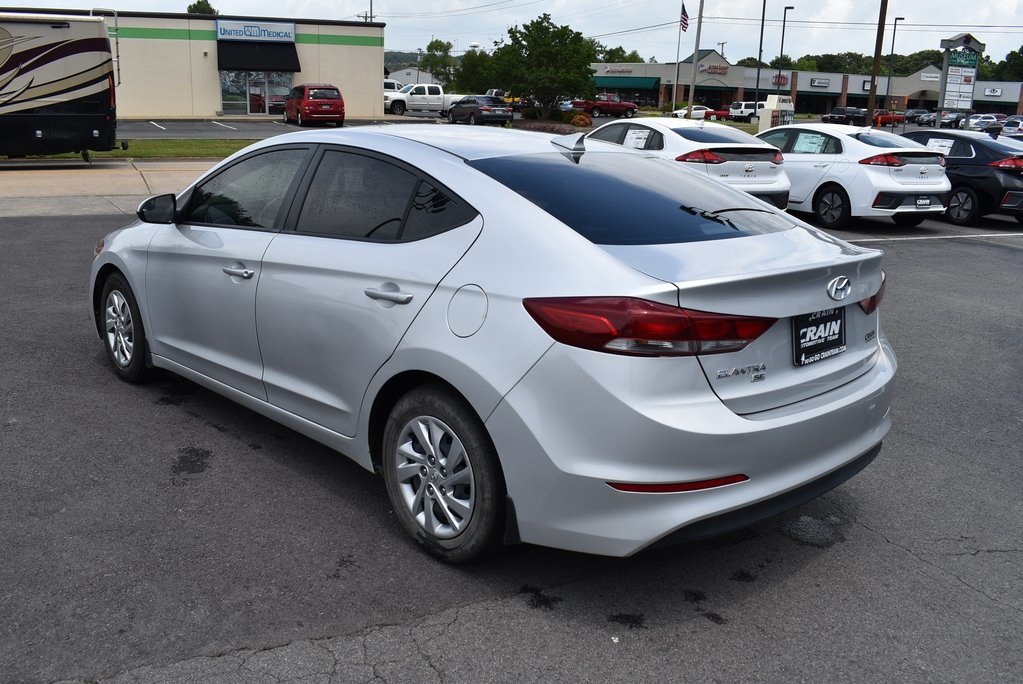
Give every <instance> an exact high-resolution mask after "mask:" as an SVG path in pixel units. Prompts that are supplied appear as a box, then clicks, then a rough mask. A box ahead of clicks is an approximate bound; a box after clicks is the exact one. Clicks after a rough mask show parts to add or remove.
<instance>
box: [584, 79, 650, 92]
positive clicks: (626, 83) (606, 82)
mask: <svg viewBox="0 0 1023 684" xmlns="http://www.w3.org/2000/svg"><path fill="white" fill-rule="evenodd" d="M660 81H661V79H659V78H657V77H656V76H594V77H593V84H594V85H596V86H597V87H598V88H631V89H633V90H655V89H656V88H657V87H658V85H659V84H660Z"/></svg>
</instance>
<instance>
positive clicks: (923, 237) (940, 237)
mask: <svg viewBox="0 0 1023 684" xmlns="http://www.w3.org/2000/svg"><path fill="white" fill-rule="evenodd" d="M1003 237H1023V233H983V234H980V235H920V236H915V237H891V238H864V239H862V240H846V242H903V241H907V240H963V239H975V238H1003Z"/></svg>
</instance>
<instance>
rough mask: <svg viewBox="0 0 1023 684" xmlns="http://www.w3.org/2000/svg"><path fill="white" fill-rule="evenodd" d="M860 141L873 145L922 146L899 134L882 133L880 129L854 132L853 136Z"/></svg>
mask: <svg viewBox="0 0 1023 684" xmlns="http://www.w3.org/2000/svg"><path fill="white" fill-rule="evenodd" d="M852 137H854V138H856V139H857V140H859V141H860V142H861V143H866V144H867V145H873V146H874V147H923V145H921V144H920V143H918V142H916V141H915V140H910V139H908V138H904V137H903V136H901V135H893V134H891V133H882V132H881V131H870V132H869V133H854V134H853V136H852Z"/></svg>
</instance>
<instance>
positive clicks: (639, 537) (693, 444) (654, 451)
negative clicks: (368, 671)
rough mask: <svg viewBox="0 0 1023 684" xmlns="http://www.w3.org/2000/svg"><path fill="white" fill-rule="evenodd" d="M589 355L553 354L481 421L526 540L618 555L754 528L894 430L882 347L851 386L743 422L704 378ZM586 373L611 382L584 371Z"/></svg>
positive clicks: (660, 363)
mask: <svg viewBox="0 0 1023 684" xmlns="http://www.w3.org/2000/svg"><path fill="white" fill-rule="evenodd" d="M586 354H590V355H591V356H592V353H580V351H579V350H572V349H566V348H565V347H562V346H560V345H555V346H554V347H552V349H551V350H550V351H549V352H548V354H547V355H546V356H545V357H544V358H543V359H541V360H540V362H539V363H537V365H536V366H535V367H534V368H533V369H532V370H531V371H530V373H528V374H527V375H526V377H525V378H523V380H522V381H521V382H520V383H519V384H518V385H517V386H516V387H515V389H513V390H512V391H511V392H510V393H509V394H508V395H507V396H506V397H505V399H504V400H503V401H502V402H501V404H500V405H499V406H498V407H497V409H495V411H494V413H493V414H492V415H491V416H490V417H489V419H488V420H487V427H488V430H489V431H490V434H491V435H492V437H493V439H494V443H495V445H496V447H497V450H498V453H499V454H500V457H501V462H502V466H503V469H504V475H505V481H506V483H507V487H508V495H509V497H510V498H511V499H512V501H513V502H514V509H515V511H516V514H517V523H518V530H519V534H520V538H521V540H522V541H524V542H528V543H534V544H541V545H548V546H554V547H558V548H564V549H569V550H574V551H581V552H586V553H595V554H603V555H611V556H627V555H630V554H633V553H635V552H637V551H639V550H641V549H643V548H645V547H647V546H649V545H651V544H653V543H655V542H658V541H659V540H662V539H666V538H668V537H671V539H673V540H674V539H682V540H684V539H692V538H695V537H701V536H707V535H709V534H717V533H720V532H724V531H726V530H727V529H730V528H732V527H734V526H736V525H739V526H742V525H746V524H750V523H751V522H754V521H755V520H759V519H761V518H762V517H764V516H769V515H774V514H776V513H778V512H781V511H782V510H784V509H785V508H787V507H789V506H791V505H798V504H799V503H802V502H803V501H806V500H807V499H808V498H810V497H812V496H816V495H818V494H820V493H823V492H824V491H827V489H830V488H832V487H834V486H837V485H838V484H839V483H841V482H842V481H844V480H845V479H847V478H848V477H851V476H852V475H853V474H855V472H856V471H857V470H858V469H859V468H860V467H862V465H865V464H866V462H868V461H869V460H870V459H871V458H873V456H875V455H876V453H877V450H878V449H879V447H880V443H881V440H882V438H883V437H884V436H885V435H886V434H887V432H888V430H889V429H890V427H891V421H890V416H889V406H890V402H891V395H892V388H893V383H892V381H893V378H894V373H895V368H896V362H895V357H894V354H893V353H892V351H891V349H890V347H888V345H887V343H886V342H885V341H884V340H883V338H882V339H881V342H880V344H879V352H878V355H877V361H876V363H875V364H874V366H873V367H872V368H871V369H870V370H869V371H868V372H866V373H864V374H863V375H861V376H860V377H858V378H856V379H855V380H853V381H851V382H849V383H846V384H845V385H842V386H841V387H838V388H836V389H834V390H831V391H829V392H825V393H823V394H821V395H818V396H816V397H813V398H811V399H807V400H805V401H801V402H797V403H795V404H791V405H788V406H785V407H782V408H780V409H775V410H771V411H765V412H762V413H758V414H751V415H747V416H739V415H737V414H735V413H733V412H731V411H729V410H728V409H727V408H726V407H725V406H724V405H723V404H722V403H721V402H720V401H719V400H718V399H717V397H716V396H714V395H713V393H711V392H710V390H709V388H708V387H707V386H706V379H705V378H704V377H702V373H700V371H698V370H696V371H695V372H696V373H697V374H699V375H700V377H699V378H697V377H696V376H689V375H687V373H688V371H687V370H685V369H686V367H687V366H689V364H686V363H684V361H685V360H684V359H683V360H680V359H631V358H628V357H619V358H618V359H615V361H614V362H612V363H611V364H608V363H606V359H603V358H602V359H601V360H599V361H597V362H596V365H594V363H593V361H594V360H593V359H592V358H591V359H589V360H587V359H586V358H585V356H586ZM600 356H601V357H604V356H606V355H600ZM680 361H683V363H680ZM692 365H693V366H696V365H698V364H695V363H694V364H692ZM596 367H601V368H603V369H609V367H610V372H606V370H603V371H599V372H596V373H591V372H589V371H590V370H592V369H594V368H596ZM696 382H702V383H703V385H704V387H703V390H702V391H699V390H698V389H697V388H696V385H695V383H696ZM682 387H689V388H690V390H688V391H681V390H680V389H679V388H682ZM552 416H559V418H558V419H557V420H555V419H553V418H552ZM526 426H534V427H533V429H529V428H527V427H526ZM857 463H859V464H862V465H857ZM734 474H742V475H745V476H747V477H748V478H749V479H748V480H747V481H744V482H739V483H737V484H729V485H725V486H718V487H714V488H710V489H703V490H699V491H689V492H678V493H667V494H660V493H659V494H650V493H636V492H623V491H619V490H618V489H614V488H612V487H611V486H610V485H609V484H608V483H609V482H624V483H650V484H667V483H679V482H693V481H703V480H709V479H713V478H719V477H725V476H729V475H734ZM702 521H708V522H702ZM690 526H693V528H692V529H691V530H688V531H687V528H689V527H690Z"/></svg>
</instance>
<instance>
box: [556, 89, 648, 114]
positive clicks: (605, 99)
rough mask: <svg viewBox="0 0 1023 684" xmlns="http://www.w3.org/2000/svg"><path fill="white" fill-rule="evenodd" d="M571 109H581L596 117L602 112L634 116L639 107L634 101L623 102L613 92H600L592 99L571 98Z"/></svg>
mask: <svg viewBox="0 0 1023 684" xmlns="http://www.w3.org/2000/svg"><path fill="white" fill-rule="evenodd" d="M572 109H581V110H583V111H584V112H586V113H587V114H589V115H590V116H591V117H593V118H594V119H596V118H597V117H598V116H600V115H602V114H607V115H609V116H624V117H630V116H635V114H636V111H637V110H638V109H639V107H638V106H637V105H636V103H635V102H625V101H624V100H622V99H621V98H619V97H618V96H617V95H614V94H613V93H601V94H600V95H597V96H596V97H595V98H594V99H592V100H573V101H572Z"/></svg>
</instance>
